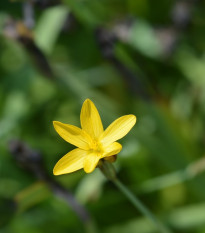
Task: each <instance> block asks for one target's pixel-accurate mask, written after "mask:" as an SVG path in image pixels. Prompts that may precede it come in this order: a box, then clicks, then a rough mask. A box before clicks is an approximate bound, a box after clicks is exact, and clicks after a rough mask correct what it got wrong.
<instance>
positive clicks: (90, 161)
mask: <svg viewBox="0 0 205 233" xmlns="http://www.w3.org/2000/svg"><path fill="white" fill-rule="evenodd" d="M99 159H100V156H98V155H97V154H96V153H91V154H89V155H87V156H86V157H85V160H84V170H85V172H86V173H90V172H92V171H93V170H94V169H95V168H96V166H97V164H98V162H99Z"/></svg>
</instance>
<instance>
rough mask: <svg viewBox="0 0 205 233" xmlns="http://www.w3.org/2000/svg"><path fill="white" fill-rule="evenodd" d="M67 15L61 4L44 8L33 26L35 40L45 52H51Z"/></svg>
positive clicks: (66, 10)
mask: <svg viewBox="0 0 205 233" xmlns="http://www.w3.org/2000/svg"><path fill="white" fill-rule="evenodd" d="M67 15H68V9H66V8H65V7H63V6H56V7H52V8H51V9H48V10H45V12H44V13H43V15H42V16H41V18H40V20H39V22H38V24H37V26H36V28H35V42H36V44H37V45H38V46H39V47H40V48H41V49H42V50H43V51H44V52H45V53H46V54H49V53H51V52H52V50H53V47H54V45H55V43H56V40H57V38H58V36H59V34H60V32H61V30H62V27H63V24H64V23H65V20H66V17H67Z"/></svg>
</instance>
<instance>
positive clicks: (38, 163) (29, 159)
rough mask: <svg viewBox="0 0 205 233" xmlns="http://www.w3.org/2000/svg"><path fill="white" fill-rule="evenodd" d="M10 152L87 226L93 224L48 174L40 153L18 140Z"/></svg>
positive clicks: (84, 211)
mask: <svg viewBox="0 0 205 233" xmlns="http://www.w3.org/2000/svg"><path fill="white" fill-rule="evenodd" d="M9 150H10V152H11V154H12V155H13V157H14V158H15V160H16V161H17V163H18V164H19V165H20V166H21V167H23V168H24V169H26V170H28V171H30V172H31V173H33V174H34V175H35V176H36V177H37V179H38V180H40V181H43V182H45V183H46V184H47V185H48V186H49V188H50V189H51V190H52V192H53V193H54V195H55V196H57V197H59V198H61V199H63V200H64V201H65V202H66V203H67V205H68V206H70V207H71V209H72V210H73V211H74V212H75V213H76V214H77V216H78V217H79V219H80V220H81V221H82V222H83V223H84V225H85V226H87V225H90V224H91V223H92V219H91V217H90V214H89V213H88V211H87V210H86V209H85V208H84V206H82V205H81V204H80V203H78V201H77V200H76V199H75V197H74V196H73V194H72V193H71V192H70V191H69V190H68V189H65V188H64V187H63V186H62V185H61V184H60V183H58V182H57V181H55V180H54V179H53V178H52V177H50V176H49V175H48V174H47V172H46V169H45V167H44V163H43V160H42V156H41V154H40V153H39V152H37V151H35V150H33V149H31V148H30V147H28V145H26V144H25V143H24V142H21V141H18V140H12V141H10V143H9ZM89 232H93V231H89Z"/></svg>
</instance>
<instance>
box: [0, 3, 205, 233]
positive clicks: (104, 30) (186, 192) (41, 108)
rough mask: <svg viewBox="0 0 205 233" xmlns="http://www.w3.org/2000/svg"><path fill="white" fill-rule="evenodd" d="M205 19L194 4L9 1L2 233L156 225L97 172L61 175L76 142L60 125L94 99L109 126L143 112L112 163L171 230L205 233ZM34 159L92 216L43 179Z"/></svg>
mask: <svg viewBox="0 0 205 233" xmlns="http://www.w3.org/2000/svg"><path fill="white" fill-rule="evenodd" d="M30 10H31V12H30ZM32 11H33V13H32ZM204 15H205V2H204V1H191V0H190V1H170V0H164V1H159V0H156V1H152V0H127V1H123V0H101V1H99V0H62V1H61V2H60V1H57V0H56V1H55V0H53V1H49V0H42V1H37V0H33V1H30V3H29V1H28V2H26V1H1V2H0V232H1V233H22V232H27V233H44V232H49V233H55V232H60V233H63V232H74V233H75V232H76V233H78V232H103V233H115V232H116V233H136V232H138V233H154V232H158V231H157V230H156V229H155V227H154V226H153V225H152V224H151V223H150V222H149V221H148V220H147V219H146V218H145V217H143V216H142V215H141V213H140V212H138V211H137V210H136V209H135V208H134V207H133V206H132V205H131V204H130V203H129V201H128V200H127V199H126V198H125V197H124V196H123V194H121V193H120V192H119V191H118V190H117V188H116V187H115V186H114V185H113V184H112V183H111V182H109V181H106V179H105V178H104V177H103V175H102V174H101V173H100V171H99V169H96V170H95V171H94V172H93V173H91V174H85V173H84V171H78V172H75V173H72V174H68V175H62V176H58V177H54V176H53V174H52V170H53V167H54V165H55V163H56V162H57V161H58V160H59V159H60V158H61V157H62V156H63V155H64V154H66V153H67V152H68V151H70V150H71V149H73V148H74V147H73V146H72V145H70V144H68V143H66V142H65V141H64V140H63V139H61V138H60V137H59V135H58V134H57V133H56V132H55V131H54V128H53V125H52V121H53V120H58V121H61V122H63V123H69V124H73V125H77V126H80V122H79V114H80V109H81V106H82V103H83V101H84V100H85V99H86V98H90V99H91V100H92V101H93V102H94V103H95V105H96V106H97V108H98V110H99V112H100V115H101V117H102V121H103V124H104V127H105V128H106V127H107V126H108V125H109V124H110V123H111V122H112V121H113V120H115V119H116V118H118V117H120V116H122V115H125V114H135V115H136V116H137V118H138V121H137V124H136V125H135V127H134V128H133V129H132V131H131V132H130V133H129V134H128V135H127V136H126V137H125V138H123V139H121V140H120V143H122V145H123V150H122V152H121V153H120V154H119V155H118V158H117V161H116V162H115V163H114V165H115V167H116V169H117V173H118V176H119V178H120V179H121V180H122V182H123V183H124V184H126V186H127V187H129V188H130V189H131V190H132V191H133V192H134V193H135V194H136V195H138V197H139V198H140V199H141V200H142V201H143V203H144V204H145V205H146V206H147V207H148V208H149V209H150V210H151V211H152V212H153V213H154V214H155V215H156V216H157V217H158V218H159V219H160V220H161V221H163V222H164V223H165V224H166V225H167V226H169V228H170V229H172V231H173V232H180V233H182V232H184V233H204V232H205V174H204V170H205V165H204V163H205V162H204V160H205V158H204V154H205V152H204V146H205V120H204V119H205V18H204ZM26 28H27V29H26ZM14 140H20V141H21V142H22V143H23V148H24V147H26V146H25V145H28V146H29V148H30V149H28V148H27V149H26V150H28V151H29V152H28V151H27V152H26V153H27V154H32V153H33V154H34V158H30V160H29V161H26V162H25V161H23V160H21V158H23V156H25V154H24V153H23V152H22V151H21V150H20V151H17V152H13V151H12V145H13V144H12V143H14ZM24 149H25V148H24ZM27 154H26V155H27ZM36 154H37V155H39V154H40V155H41V157H42V161H43V164H44V166H43V167H40V168H38V169H39V171H42V170H43V172H45V173H47V174H48V175H49V176H50V177H51V178H50V179H51V180H52V182H54V181H57V182H59V183H60V184H61V185H62V186H63V187H65V188H66V189H67V190H70V192H71V193H72V194H73V196H74V197H75V198H76V199H77V201H78V202H79V203H81V204H82V205H83V206H84V207H85V208H86V209H87V211H88V212H89V213H90V215H91V216H92V223H89V224H84V223H83V222H82V221H81V220H80V219H79V217H78V216H77V215H76V213H74V211H73V210H72V209H71V208H70V206H69V205H68V204H67V203H66V202H65V201H64V200H62V199H61V198H59V197H58V196H56V194H55V193H54V192H53V191H51V189H50V188H49V185H48V181H45V180H42V179H41V178H39V177H37V176H36V173H35V172H33V170H32V168H33V167H32V166H33V164H37V167H38V161H37V162H36V160H35V155H36ZM37 155H36V156H37ZM17 157H18V159H19V158H20V162H17ZM37 157H38V156H37ZM38 169H37V170H38ZM37 173H38V172H37Z"/></svg>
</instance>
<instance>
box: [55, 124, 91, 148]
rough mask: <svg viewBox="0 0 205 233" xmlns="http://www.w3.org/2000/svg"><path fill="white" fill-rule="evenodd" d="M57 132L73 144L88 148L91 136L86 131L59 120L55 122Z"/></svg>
mask: <svg viewBox="0 0 205 233" xmlns="http://www.w3.org/2000/svg"><path fill="white" fill-rule="evenodd" d="M53 125H54V128H55V130H56V131H57V133H58V134H59V135H60V136H61V137H62V138H63V139H64V140H65V141H67V142H69V143H70V144H73V145H75V146H77V147H79V148H81V149H84V150H88V149H89V144H90V140H91V139H90V137H89V135H87V133H86V132H85V131H83V130H82V129H80V128H78V127H76V126H74V125H68V124H63V123H61V122H59V121H54V122H53Z"/></svg>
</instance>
